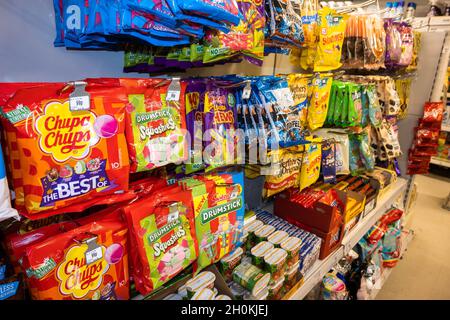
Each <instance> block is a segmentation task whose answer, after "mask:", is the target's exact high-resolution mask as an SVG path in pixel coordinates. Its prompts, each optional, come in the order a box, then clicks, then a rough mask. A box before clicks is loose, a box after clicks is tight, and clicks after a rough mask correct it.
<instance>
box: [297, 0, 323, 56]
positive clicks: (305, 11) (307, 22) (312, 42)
mask: <svg viewBox="0 0 450 320" xmlns="http://www.w3.org/2000/svg"><path fill="white" fill-rule="evenodd" d="M318 6H319V3H318V1H317V0H304V1H302V3H301V8H300V16H301V19H302V27H303V35H304V37H305V42H304V45H305V47H308V48H315V47H316V45H317V42H318V32H317V19H318V14H317V11H318Z"/></svg>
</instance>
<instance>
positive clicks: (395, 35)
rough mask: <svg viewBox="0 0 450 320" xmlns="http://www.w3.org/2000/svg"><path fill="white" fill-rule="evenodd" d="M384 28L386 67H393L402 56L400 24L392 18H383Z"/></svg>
mask: <svg viewBox="0 0 450 320" xmlns="http://www.w3.org/2000/svg"><path fill="white" fill-rule="evenodd" d="M384 29H385V30H386V57H385V64H386V67H387V68H393V67H395V66H397V65H398V64H399V62H400V59H401V56H402V34H401V31H400V24H399V23H397V22H393V21H392V19H385V22H384Z"/></svg>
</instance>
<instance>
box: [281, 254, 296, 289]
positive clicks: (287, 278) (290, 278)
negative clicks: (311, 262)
mask: <svg viewBox="0 0 450 320" xmlns="http://www.w3.org/2000/svg"><path fill="white" fill-rule="evenodd" d="M299 266H300V261H298V262H297V263H296V264H295V265H293V266H292V267H290V268H289V269H288V270H287V271H286V273H285V274H284V286H285V288H286V291H289V290H291V288H292V287H293V286H294V285H295V284H296V283H297V281H298V275H299V273H300V271H299V269H298V268H299Z"/></svg>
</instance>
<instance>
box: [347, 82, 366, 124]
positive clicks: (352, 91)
mask: <svg viewBox="0 0 450 320" xmlns="http://www.w3.org/2000/svg"><path fill="white" fill-rule="evenodd" d="M348 94H349V99H348V113H347V119H345V121H344V123H345V124H346V126H350V127H353V126H357V125H360V124H361V119H362V102H361V90H360V86H359V85H357V84H353V83H349V84H348Z"/></svg>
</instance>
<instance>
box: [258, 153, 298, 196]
mask: <svg viewBox="0 0 450 320" xmlns="http://www.w3.org/2000/svg"><path fill="white" fill-rule="evenodd" d="M270 153H271V154H269V156H270V157H272V156H273V153H277V155H276V156H275V157H273V158H272V159H277V160H278V161H276V162H273V161H274V160H272V163H271V165H270V167H271V168H270V170H264V169H265V168H264V167H262V168H261V174H263V175H266V180H265V182H264V189H263V195H264V197H271V196H273V195H274V194H277V193H280V192H281V191H283V190H286V189H288V188H291V187H298V183H299V175H300V169H301V166H302V156H303V146H295V147H290V148H286V149H279V150H272V151H270ZM269 171H270V172H269Z"/></svg>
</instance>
